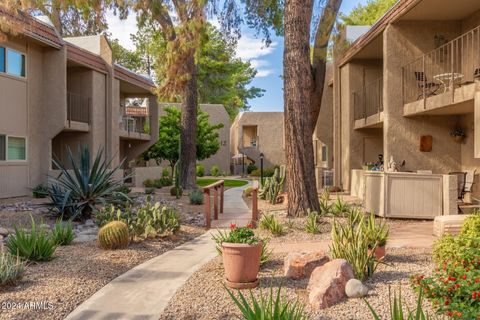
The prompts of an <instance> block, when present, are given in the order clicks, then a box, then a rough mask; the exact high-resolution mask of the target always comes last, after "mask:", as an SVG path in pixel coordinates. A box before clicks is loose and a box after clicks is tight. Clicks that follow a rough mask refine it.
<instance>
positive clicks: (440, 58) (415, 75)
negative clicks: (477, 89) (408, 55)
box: [402, 26, 480, 104]
mask: <svg viewBox="0 0 480 320" xmlns="http://www.w3.org/2000/svg"><path fill="white" fill-rule="evenodd" d="M479 52H480V26H478V27H476V28H474V29H472V30H470V31H469V32H467V33H465V34H462V35H461V36H459V37H458V38H456V39H454V40H452V41H450V42H447V43H446V44H444V45H442V46H440V47H438V48H437V49H435V50H433V51H430V52H428V53H426V54H424V55H423V56H421V57H419V58H417V59H416V60H414V61H412V62H410V63H408V64H407V65H405V66H404V67H403V68H402V81H403V102H404V104H405V103H410V102H414V101H418V100H422V99H426V98H428V97H431V96H434V95H437V94H441V93H446V92H451V93H452V94H453V92H454V91H455V89H457V88H459V87H461V86H462V85H464V84H468V83H472V82H474V80H476V79H479V78H480V55H479Z"/></svg>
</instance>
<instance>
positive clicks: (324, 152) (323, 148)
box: [322, 146, 327, 162]
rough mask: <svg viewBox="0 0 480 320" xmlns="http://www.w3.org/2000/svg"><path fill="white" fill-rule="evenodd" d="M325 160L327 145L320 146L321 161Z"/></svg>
mask: <svg viewBox="0 0 480 320" xmlns="http://www.w3.org/2000/svg"><path fill="white" fill-rule="evenodd" d="M325 161H327V146H322V162H325Z"/></svg>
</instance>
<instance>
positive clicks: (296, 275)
mask: <svg viewBox="0 0 480 320" xmlns="http://www.w3.org/2000/svg"><path fill="white" fill-rule="evenodd" d="M328 261H330V259H329V258H328V257H327V256H326V255H325V253H324V252H321V251H315V252H292V253H289V254H288V256H287V257H286V258H285V262H284V276H285V277H287V278H291V279H303V278H307V277H310V275H311V274H312V272H313V270H315V268H317V267H320V266H323V265H324V264H325V263H327V262H328Z"/></svg>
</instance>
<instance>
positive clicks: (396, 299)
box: [364, 288, 438, 320]
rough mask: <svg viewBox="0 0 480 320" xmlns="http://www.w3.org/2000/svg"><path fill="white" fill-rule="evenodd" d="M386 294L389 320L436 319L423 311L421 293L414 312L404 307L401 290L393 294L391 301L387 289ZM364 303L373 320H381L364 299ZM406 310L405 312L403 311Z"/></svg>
mask: <svg viewBox="0 0 480 320" xmlns="http://www.w3.org/2000/svg"><path fill="white" fill-rule="evenodd" d="M388 293H389V297H390V301H389V302H390V319H391V320H434V319H438V318H437V317H433V316H432V317H431V316H430V315H429V314H428V313H427V312H425V310H423V297H422V292H421V291H420V294H419V296H418V300H417V307H416V309H415V310H411V309H410V308H409V307H408V306H406V305H405V302H404V301H403V299H402V290H401V288H400V289H399V292H398V296H397V293H396V292H394V293H393V299H392V295H391V292H390V288H388ZM364 301H365V303H366V304H367V306H368V308H369V309H370V312H371V313H372V316H373V319H374V320H382V318H380V316H379V315H378V314H377V312H376V311H375V310H374V309H373V307H372V306H371V305H370V303H368V301H367V300H366V299H364ZM404 309H406V311H405V310H404Z"/></svg>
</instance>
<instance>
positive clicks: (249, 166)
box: [247, 163, 258, 174]
mask: <svg viewBox="0 0 480 320" xmlns="http://www.w3.org/2000/svg"><path fill="white" fill-rule="evenodd" d="M257 169H258V168H257V166H256V165H254V164H252V163H251V164H249V165H248V166H247V173H248V174H250V173H252V172H253V171H255V170H257Z"/></svg>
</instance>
